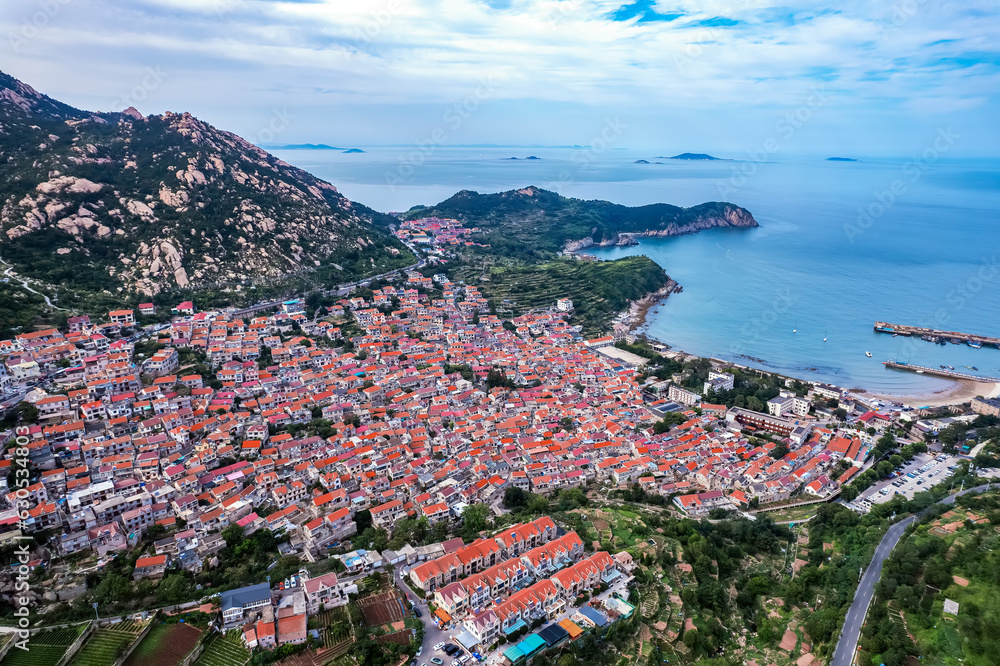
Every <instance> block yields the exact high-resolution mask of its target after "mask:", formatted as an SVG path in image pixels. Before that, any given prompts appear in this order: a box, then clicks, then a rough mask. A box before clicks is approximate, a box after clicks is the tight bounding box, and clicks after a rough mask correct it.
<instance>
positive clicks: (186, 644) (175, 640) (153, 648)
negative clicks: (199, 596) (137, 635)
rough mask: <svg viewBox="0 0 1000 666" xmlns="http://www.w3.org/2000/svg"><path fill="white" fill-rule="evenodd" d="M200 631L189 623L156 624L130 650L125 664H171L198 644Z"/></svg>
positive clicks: (166, 665)
mask: <svg viewBox="0 0 1000 666" xmlns="http://www.w3.org/2000/svg"><path fill="white" fill-rule="evenodd" d="M200 637H201V631H199V630H198V629H197V628H195V627H193V626H191V625H190V624H180V623H178V624H157V625H156V626H155V627H153V628H152V629H150V631H149V633H148V634H146V637H145V638H144V639H143V640H142V643H140V644H139V645H138V647H136V648H135V650H133V651H132V654H130V655H129V657H128V660H126V662H125V666H145V664H151V663H153V664H156V665H157V666H172V665H173V664H176V663H178V662H179V661H180V660H181V659H183V658H184V657H186V656H187V655H188V654H189V653H190V652H191V650H193V649H194V647H195V646H196V645H197V644H198V640H199V638H200Z"/></svg>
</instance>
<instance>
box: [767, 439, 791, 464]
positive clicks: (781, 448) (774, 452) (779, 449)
mask: <svg viewBox="0 0 1000 666" xmlns="http://www.w3.org/2000/svg"><path fill="white" fill-rule="evenodd" d="M769 455H770V456H771V457H772V458H773V459H775V460H781V459H782V458H784V457H785V456H786V455H788V445H787V444H785V443H784V442H781V443H780V444H776V445H775V446H774V448H772V449H771V453H770V454H769Z"/></svg>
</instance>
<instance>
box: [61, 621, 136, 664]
mask: <svg viewBox="0 0 1000 666" xmlns="http://www.w3.org/2000/svg"><path fill="white" fill-rule="evenodd" d="M145 626H146V624H145V623H144V622H138V621H135V620H127V621H125V622H119V623H118V624H113V625H110V626H108V627H101V628H100V629H98V630H97V631H95V632H94V633H93V634H91V636H90V638H88V639H87V642H86V643H84V644H83V647H82V648H81V649H80V651H79V652H77V653H76V656H74V657H73V659H72V660H71V661H70V664H71V666H110V665H111V664H113V663H114V662H115V660H117V659H118V658H119V657H121V655H122V654H123V653H124V652H125V650H126V649H127V648H128V646H129V645H131V644H132V641H134V640H135V639H136V638H137V637H138V636H139V634H140V633H142V630H143V629H144V628H145Z"/></svg>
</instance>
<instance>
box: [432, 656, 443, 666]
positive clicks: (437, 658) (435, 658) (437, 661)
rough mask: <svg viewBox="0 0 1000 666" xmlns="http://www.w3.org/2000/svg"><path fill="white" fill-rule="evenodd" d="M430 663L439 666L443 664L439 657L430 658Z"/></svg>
mask: <svg viewBox="0 0 1000 666" xmlns="http://www.w3.org/2000/svg"><path fill="white" fill-rule="evenodd" d="M431 663H434V664H437V665H438V666H441V664H443V663H444V661H443V660H442V659H441V657H431Z"/></svg>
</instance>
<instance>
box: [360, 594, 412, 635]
mask: <svg viewBox="0 0 1000 666" xmlns="http://www.w3.org/2000/svg"><path fill="white" fill-rule="evenodd" d="M358 606H359V607H360V608H361V614H362V615H363V616H364V619H365V624H366V625H368V626H369V627H377V626H379V625H382V624H386V623H388V622H399V621H400V620H402V619H403V618H404V617H405V613H404V612H403V600H402V597H400V596H399V593H398V592H382V593H381V594H375V595H373V596H370V597H365V598H364V599H359V600H358Z"/></svg>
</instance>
